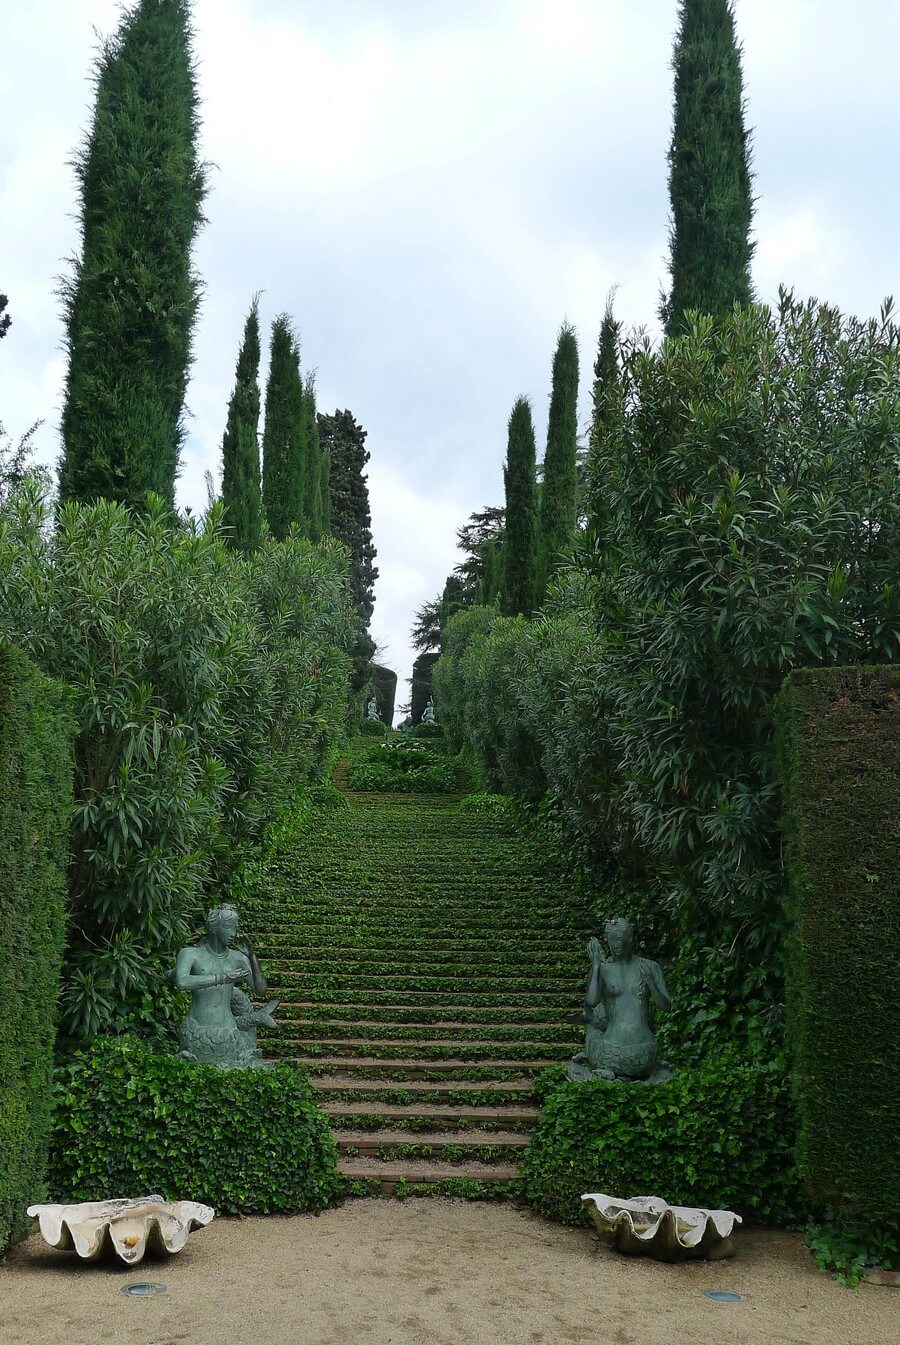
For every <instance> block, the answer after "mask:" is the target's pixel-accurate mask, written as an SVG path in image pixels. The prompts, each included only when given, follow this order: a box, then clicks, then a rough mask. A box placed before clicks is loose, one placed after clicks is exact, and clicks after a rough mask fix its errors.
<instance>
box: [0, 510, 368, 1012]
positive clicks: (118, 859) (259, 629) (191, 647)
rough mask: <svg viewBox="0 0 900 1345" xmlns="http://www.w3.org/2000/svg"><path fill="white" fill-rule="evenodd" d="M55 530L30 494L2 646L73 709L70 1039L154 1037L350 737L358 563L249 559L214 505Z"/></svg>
mask: <svg viewBox="0 0 900 1345" xmlns="http://www.w3.org/2000/svg"><path fill="white" fill-rule="evenodd" d="M50 523H51V515H50V511H49V506H48V503H47V501H46V500H45V499H43V498H42V497H41V495H40V492H39V489H38V488H37V487H36V486H34V485H31V484H27V485H26V486H25V487H24V488H23V489H22V491H20V492H19V494H18V495H17V496H16V497H15V498H14V499H13V500H12V501H11V502H10V503H9V504H8V505H7V506H6V507H5V509H4V512H3V517H2V518H0V634H2V635H6V636H7V637H8V638H11V639H13V640H15V641H17V642H19V643H20V644H21V646H22V647H23V648H24V649H25V650H26V652H28V653H30V654H31V656H32V657H33V658H34V659H35V661H36V662H37V663H38V665H39V666H40V667H41V668H42V670H43V671H44V672H46V673H49V674H50V675H52V676H55V677H58V678H59V679H60V680H62V681H65V682H68V683H69V684H70V685H71V686H72V688H73V692H74V699H73V705H74V711H75V714H76V716H77V721H78V733H77V737H76V741H75V752H74V756H75V809H74V815H73V822H72V827H71V831H70V863H69V905H70V910H71V912H72V921H71V924H70V930H69V942H70V955H69V957H68V958H67V959H66V966H65V971H64V989H63V997H62V1023H63V1026H64V1030H65V1031H66V1032H67V1033H69V1034H71V1035H72V1036H75V1037H87V1038H89V1037H91V1036H93V1035H95V1034H96V1033H98V1032H100V1031H104V1030H108V1029H110V1028H112V1029H114V1030H121V1028H122V1027H123V1026H129V1027H130V1026H137V1027H138V1028H139V1030H141V1031H142V1032H146V1033H152V1032H154V1031H156V1030H158V1029H159V1026H160V1024H162V1025H163V1026H164V1025H165V1012H164V1009H165V1005H166V1003H167V999H166V997H165V996H163V997H162V1000H161V999H160V995H159V991H158V986H159V974H160V970H161V969H162V968H163V967H168V965H170V959H171V957H172V954H173V953H174V951H175V949H177V947H179V946H180V944H181V942H183V940H184V938H185V936H186V934H187V932H188V925H189V923H190V921H191V920H192V919H193V918H194V917H195V916H196V914H197V912H198V910H199V908H200V907H201V905H202V903H203V899H204V895H205V893H206V892H208V891H209V890H210V889H211V888H213V887H217V886H218V885H219V884H221V883H223V882H227V881H228V878H229V875H230V873H231V872H232V871H233V870H234V868H235V867H236V865H238V864H239V863H240V862H241V859H242V857H243V855H244V853H245V852H246V850H247V849H248V848H252V847H253V846H254V845H255V844H257V843H258V842H259V839H260V837H261V835H262V833H263V830H264V828H265V826H266V824H267V823H268V822H269V820H270V819H271V818H272V817H273V816H275V815H276V814H277V813H278V811H279V810H280V809H281V808H282V807H283V806H284V804H285V803H286V801H287V800H288V799H289V798H290V796H291V793H292V792H293V791H294V790H295V789H296V788H297V787H298V786H299V785H301V784H303V783H305V782H307V781H308V780H309V779H311V778H314V777H315V776H316V775H317V774H318V773H319V772H320V771H321V770H322V769H323V767H324V764H325V762H326V761H327V758H328V753H329V751H330V748H331V744H332V743H333V741H334V740H335V738H336V737H337V735H338V734H339V733H340V732H341V730H342V726H343V717H344V705H345V702H346V697H347V677H348V670H349V659H348V655H347V653H346V652H345V650H346V648H347V647H348V645H349V642H350V640H351V639H352V624H351V620H350V614H349V607H348V600H347V574H346V554H345V552H344V549H343V548H342V547H340V546H339V545H338V544H336V543H331V542H326V543H323V544H322V545H321V546H319V547H314V546H313V545H312V544H311V543H309V542H306V541H303V540H301V539H299V538H297V537H289V538H288V539H287V540H286V541H284V542H280V543H279V542H274V541H271V540H270V541H268V542H266V543H265V544H264V545H263V547H261V548H260V550H259V551H258V552H256V553H254V555H253V556H252V557H250V558H243V557H241V556H240V555H237V554H236V553H234V552H233V551H231V550H230V549H229V547H228V546H227V545H226V541H225V537H224V534H223V530H222V511H221V508H220V507H216V508H214V509H213V510H212V511H211V512H210V515H209V516H208V517H207V518H206V519H205V520H203V521H202V522H197V521H195V520H188V521H187V522H182V521H179V520H178V519H176V518H174V517H173V516H172V515H170V514H169V513H168V512H167V511H166V510H165V509H164V508H163V507H162V505H160V504H159V502H158V501H157V502H151V503H150V505H149V507H148V509H147V510H146V511H145V512H143V513H140V514H137V513H136V514H132V513H130V512H129V510H127V509H126V508H124V507H123V506H121V505H116V504H112V503H109V502H108V501H101V502H99V503H98V504H96V505H92V506H89V507H79V506H77V505H73V504H70V505H66V506H64V507H63V508H62V509H61V511H60V515H59V520H58V526H57V527H56V529H55V530H54V529H53V528H52V527H51V526H50ZM161 1008H162V1009H163V1012H162V1013H161Z"/></svg>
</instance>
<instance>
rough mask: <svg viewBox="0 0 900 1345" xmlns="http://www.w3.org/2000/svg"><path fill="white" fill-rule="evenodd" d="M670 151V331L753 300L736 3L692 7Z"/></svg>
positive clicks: (685, 7)
mask: <svg viewBox="0 0 900 1345" xmlns="http://www.w3.org/2000/svg"><path fill="white" fill-rule="evenodd" d="M673 68H674V71H675V120H674V129H673V134H672V145H671V149H670V150H669V196H670V199H671V207H672V218H671V226H670V247H671V252H670V260H669V271H670V275H671V289H670V292H669V296H668V299H667V300H666V301H665V302H664V304H663V307H662V313H661V316H662V318H663V321H664V322H665V325H666V331H667V332H668V333H670V334H671V333H676V332H678V331H679V330H681V328H682V327H683V325H684V315H685V313H686V312H687V311H688V310H689V309H699V310H700V311H701V312H704V313H712V314H713V315H718V314H721V313H725V312H727V311H728V310H729V309H730V308H732V307H733V305H734V303H735V302H736V301H737V302H739V303H742V304H746V303H749V302H750V301H751V299H752V297H753V294H752V286H751V280H750V263H751V260H752V257H753V244H752V243H751V241H750V228H751V225H752V222H753V179H752V174H751V169H750V137H749V135H748V133H747V130H746V128H745V126H744V92H743V78H742V74H741V55H740V48H739V47H738V44H737V38H736V35H735V25H734V13H733V11H732V6H731V0H682V4H681V24H680V28H679V31H678V37H677V40H676V45H675V55H674V60H673Z"/></svg>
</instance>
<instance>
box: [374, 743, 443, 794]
mask: <svg viewBox="0 0 900 1345" xmlns="http://www.w3.org/2000/svg"><path fill="white" fill-rule="evenodd" d="M349 784H350V788H351V789H358V790H364V791H367V792H374V793H381V794H453V793H455V792H456V789H457V779H456V770H455V768H454V766H453V764H452V762H450V761H448V760H447V758H446V757H443V756H441V755H439V754H438V753H435V752H434V751H431V750H429V748H428V747H426V745H425V744H424V743H422V742H416V741H415V739H413V738H410V737H409V736H404V737H399V736H398V737H392V738H391V739H390V741H388V742H384V743H381V744H380V745H379V746H378V747H375V748H371V749H370V750H369V751H367V752H364V753H362V754H361V755H359V756H357V757H356V758H355V759H354V760H352V761H351V762H350V770H349Z"/></svg>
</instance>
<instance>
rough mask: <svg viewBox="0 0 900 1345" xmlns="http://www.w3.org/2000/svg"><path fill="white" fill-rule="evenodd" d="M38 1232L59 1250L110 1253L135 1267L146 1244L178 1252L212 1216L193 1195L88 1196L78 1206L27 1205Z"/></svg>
mask: <svg viewBox="0 0 900 1345" xmlns="http://www.w3.org/2000/svg"><path fill="white" fill-rule="evenodd" d="M28 1213H29V1214H30V1215H31V1216H32V1217H33V1218H35V1219H37V1221H38V1226H39V1228H40V1230H41V1237H42V1238H43V1239H44V1241H45V1242H46V1243H47V1244H48V1245H49V1246H51V1247H56V1248H57V1249H58V1250H59V1251H64V1252H67V1251H74V1252H77V1254H78V1255H79V1256H80V1257H81V1259H82V1261H97V1260H99V1259H100V1257H101V1256H103V1255H104V1254H108V1253H109V1252H114V1253H115V1254H116V1256H118V1257H119V1259H120V1260H122V1261H124V1262H125V1264H126V1265H129V1266H136V1265H137V1264H138V1262H140V1261H142V1260H143V1259H144V1253H145V1252H146V1251H147V1250H148V1249H149V1250H150V1251H152V1252H156V1253H158V1254H159V1255H166V1256H174V1255H175V1253H176V1252H180V1251H181V1249H182V1248H183V1247H184V1244H185V1243H186V1242H187V1240H188V1235H189V1234H190V1233H191V1231H192V1230H193V1229H195V1228H205V1227H206V1225H207V1224H208V1223H211V1222H212V1220H213V1218H214V1217H215V1210H213V1209H210V1207H209V1205H198V1204H197V1203H196V1201H193V1200H176V1201H167V1200H163V1198H162V1196H142V1197H141V1198H140V1199H138V1200H88V1201H85V1202H84V1203H83V1204H81V1205H29V1207H28Z"/></svg>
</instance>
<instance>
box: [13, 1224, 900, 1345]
mask: <svg viewBox="0 0 900 1345" xmlns="http://www.w3.org/2000/svg"><path fill="white" fill-rule="evenodd" d="M147 1280H150V1281H154V1282H161V1283H164V1284H165V1285H166V1286H167V1287H168V1293H167V1294H166V1295H165V1296H160V1297H156V1298H128V1297H126V1296H125V1295H123V1294H122V1292H121V1290H122V1288H123V1286H124V1285H126V1284H129V1283H136V1282H138V1281H147ZM705 1289H729V1290H733V1291H736V1292H737V1293H740V1294H744V1295H746V1297H745V1299H744V1301H743V1302H741V1303H737V1304H719V1303H713V1302H710V1301H708V1300H707V1299H704V1297H703V1291H704V1290H705ZM0 1341H2V1343H3V1345H19V1342H22V1345H102V1342H106V1341H117V1342H127V1345H175V1343H176V1342H181V1341H198V1342H204V1345H206V1343H209V1345H220V1343H221V1345H231V1342H234V1345H307V1342H309V1345H562V1343H563V1342H567V1341H584V1342H590V1345H823V1343H826V1345H827V1342H832V1341H833V1342H835V1345H838V1342H839V1343H840V1345H898V1341H900V1291H898V1290H895V1289H885V1288H875V1287H871V1286H865V1285H864V1286H862V1287H861V1288H860V1289H858V1290H857V1291H855V1292H854V1291H852V1290H849V1289H844V1288H841V1287H840V1286H839V1285H837V1284H835V1283H833V1282H832V1281H831V1280H830V1279H828V1278H827V1277H825V1276H823V1275H819V1274H818V1273H817V1272H816V1270H815V1269H814V1267H813V1265H812V1262H811V1260H810V1258H809V1256H808V1255H807V1253H806V1252H805V1250H804V1248H803V1245H802V1243H801V1241H800V1239H799V1238H798V1237H796V1236H795V1235H793V1234H786V1233H770V1232H760V1231H749V1232H744V1233H742V1234H741V1235H740V1244H739V1254H738V1256H737V1258H736V1259H735V1260H733V1261H723V1262H716V1263H701V1262H695V1263H689V1264H686V1265H681V1266H665V1265H660V1264H657V1263H655V1262H652V1261H646V1260H630V1259H627V1258H624V1257H619V1256H616V1255H615V1254H613V1253H607V1252H606V1251H604V1250H603V1249H601V1248H600V1247H599V1246H598V1245H597V1243H596V1241H595V1239H594V1238H593V1235H592V1234H591V1233H590V1232H589V1231H587V1230H583V1231H582V1230H578V1229H575V1230H573V1229H565V1228H559V1227H557V1226H556V1225H553V1224H548V1223H545V1222H543V1221H542V1220H540V1219H539V1218H537V1217H536V1216H534V1215H531V1214H529V1213H525V1212H522V1211H520V1210H517V1209H514V1208H512V1207H511V1206H508V1205H492V1204H467V1203H465V1202H463V1201H449V1200H430V1199H429V1200H407V1201H405V1202H400V1201H391V1200H358V1201H350V1202H348V1203H347V1204H345V1205H344V1206H343V1207H341V1208H339V1209H335V1210H330V1211H329V1212H328V1213H326V1214H323V1215H322V1216H320V1217H319V1218H312V1217H300V1218H291V1219H285V1218H282V1219H279V1218H272V1219H245V1220H227V1219H222V1220H216V1222H215V1223H213V1224H212V1225H211V1226H210V1227H209V1228H207V1229H205V1230H202V1231H201V1232H199V1233H195V1234H193V1235H192V1237H191V1241H190V1243H189V1244H188V1247H187V1249H186V1250H185V1251H184V1252H182V1253H181V1254H180V1255H179V1256H177V1257H175V1258H174V1259H171V1260H166V1261H164V1262H160V1261H153V1262H151V1261H145V1262H144V1263H143V1265H141V1266H139V1267H138V1268H137V1269H135V1270H126V1269H124V1268H123V1269H121V1270H120V1269H117V1268H115V1267H113V1268H110V1267H108V1266H92V1265H82V1264H79V1263H77V1262H73V1258H72V1255H71V1254H63V1253H59V1252H53V1251H51V1250H50V1249H49V1248H46V1247H45V1246H44V1245H43V1243H42V1242H40V1241H39V1240H38V1239H37V1238H32V1239H31V1240H30V1241H29V1242H27V1243H25V1244H24V1245H23V1246H21V1247H19V1248H17V1249H16V1250H15V1251H14V1252H13V1253H12V1254H11V1256H10V1257H9V1259H8V1261H7V1262H6V1263H5V1264H4V1265H3V1266H0Z"/></svg>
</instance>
